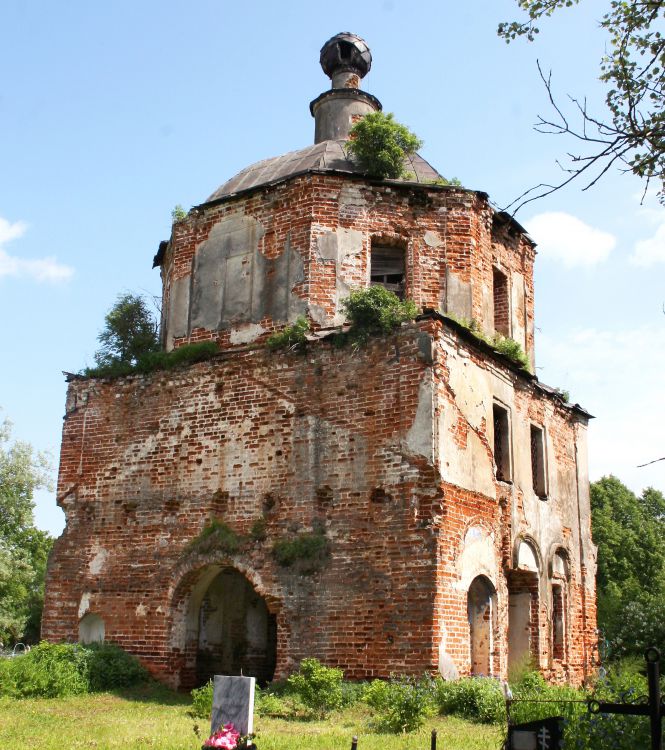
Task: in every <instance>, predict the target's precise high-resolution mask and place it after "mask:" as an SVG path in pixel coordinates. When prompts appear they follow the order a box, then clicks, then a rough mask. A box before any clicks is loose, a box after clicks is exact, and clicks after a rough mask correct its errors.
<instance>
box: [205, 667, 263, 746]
mask: <svg viewBox="0 0 665 750" xmlns="http://www.w3.org/2000/svg"><path fill="white" fill-rule="evenodd" d="M255 683H256V680H255V679H254V677H230V676H227V675H219V674H216V675H215V683H214V689H213V694H212V720H211V723H210V734H214V733H215V732H216V731H217V730H218V729H219V728H220V727H221V726H223V725H224V724H229V723H231V724H233V726H234V727H235V728H236V730H237V731H238V732H240V734H251V733H252V732H253V731H254V686H255Z"/></svg>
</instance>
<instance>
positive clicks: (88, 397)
mask: <svg viewBox="0 0 665 750" xmlns="http://www.w3.org/2000/svg"><path fill="white" fill-rule="evenodd" d="M215 237H221V238H222V239H220V240H216V239H215V240H214V241H213V239H214V238H215ZM372 242H375V243H386V242H387V243H391V244H394V243H398V244H400V245H401V246H403V247H404V248H405V250H406V290H407V296H409V297H410V298H412V299H414V300H415V301H416V303H417V304H418V306H419V307H420V308H421V309H423V308H427V309H432V310H442V311H446V312H448V313H452V314H454V315H456V316H457V317H458V318H467V319H471V318H473V319H474V320H476V321H477V322H478V324H479V326H480V327H481V328H482V329H483V330H484V331H486V332H488V333H493V332H494V314H495V307H494V301H493V299H492V289H493V278H494V274H495V271H496V269H499V270H500V271H501V273H502V274H504V275H505V277H506V279H507V285H506V299H505V300H503V301H502V303H501V304H502V310H503V309H505V310H506V313H507V315H508V317H509V320H510V330H511V332H512V335H513V337H514V338H515V339H516V340H518V341H520V342H521V343H522V345H523V347H524V349H525V351H526V352H527V353H528V355H529V357H530V359H531V362H532V363H533V361H534V346H533V262H534V257H535V251H534V247H533V245H532V243H531V242H530V241H529V240H528V238H527V237H526V236H525V235H524V233H523V232H522V231H521V229H520V228H519V226H518V225H516V224H515V223H514V222H512V221H511V220H509V219H508V218H506V217H503V216H502V215H497V214H495V213H494V212H493V210H492V209H491V207H490V206H489V204H488V202H487V198H486V196H484V194H482V193H474V192H471V191H467V190H463V189H459V188H439V187H435V186H409V185H400V184H398V183H373V182H370V181H367V180H365V179H363V178H360V177H353V176H348V175H335V174H318V173H309V174H305V175H301V176H297V177H294V178H292V179H290V180H285V181H284V182H282V183H279V184H277V185H272V186H268V187H264V188H259V189H256V190H254V191H252V192H250V193H248V194H244V195H237V196H231V197H230V198H228V199H225V200H222V201H219V202H216V203H213V204H207V205H203V206H201V207H199V208H198V209H196V210H195V211H193V212H192V213H191V214H190V216H189V217H188V218H187V220H185V221H183V222H179V223H178V224H176V225H175V226H174V230H173V235H172V237H171V239H170V242H169V244H168V246H167V249H166V252H165V254H164V257H163V259H162V264H161V271H162V279H163V285H164V299H163V310H164V318H163V321H162V323H163V326H162V327H163V335H164V343H165V345H166V346H167V347H168V348H171V347H177V346H181V345H183V344H186V343H189V342H193V341H200V340H207V339H213V340H216V341H218V342H219V345H220V354H219V355H218V356H216V357H215V358H213V359H212V360H210V361H208V362H204V363H199V364H196V365H193V366H190V367H184V368H181V369H178V370H175V371H171V372H167V373H163V372H162V373H154V374H151V375H142V376H139V375H136V376H129V377H124V378H119V379H116V380H99V379H83V378H78V377H75V378H73V379H72V380H71V382H70V383H69V389H68V395H67V405H66V414H65V422H64V428H63V440H62V452H61V459H60V473H59V480H58V502H59V504H60V505H61V507H62V508H63V509H64V511H65V514H66V517H67V526H66V528H65V531H64V533H63V535H62V536H61V538H60V539H59V540H58V541H57V542H56V544H55V547H54V551H53V553H52V556H51V559H50V562H49V570H48V583H47V591H46V603H45V609H44V619H43V632H42V634H43V636H44V637H45V638H48V639H50V640H77V638H78V637H79V627H80V622H81V621H82V619H83V618H85V617H86V615H90V614H95V615H97V616H99V617H100V618H101V619H102V620H103V622H104V628H105V631H104V632H105V637H106V638H107V639H110V640H113V641H116V642H118V643H119V644H120V645H122V646H123V647H125V648H126V649H128V650H129V651H131V652H133V653H136V654H137V655H138V656H139V657H140V658H141V660H142V661H143V662H144V663H145V664H146V665H147V666H148V667H149V669H150V670H151V671H152V672H153V673H154V674H155V675H156V676H158V677H159V678H160V679H163V680H164V681H166V682H168V683H169V684H171V685H173V686H179V687H191V686H192V685H193V684H195V683H196V681H197V665H196V658H197V649H198V628H199V607H200V602H201V597H202V596H203V594H204V593H205V591H206V587H207V586H208V585H209V584H210V582H211V581H212V579H213V578H214V576H215V575H216V574H217V573H219V572H220V571H222V570H224V569H226V568H233V569H234V570H236V571H239V572H240V573H241V574H242V575H243V576H244V577H245V578H246V579H247V581H249V583H250V584H251V586H252V587H253V589H254V590H255V591H256V592H257V593H258V594H259V595H260V597H262V598H263V600H264V601H265V604H266V606H267V610H268V612H269V613H270V615H271V616H273V617H274V618H275V620H276V665H275V674H276V675H279V676H282V675H285V674H287V673H289V672H290V671H292V670H293V669H294V668H296V667H297V664H298V662H299V661H300V659H302V658H304V657H306V656H316V657H318V658H320V659H322V660H323V661H325V662H326V663H330V664H337V665H340V666H342V667H343V668H344V669H345V672H346V674H347V676H349V677H352V678H364V677H372V676H387V675H388V674H390V673H391V672H405V673H413V674H418V673H421V672H422V671H423V670H428V671H432V672H435V671H442V672H443V673H444V674H447V675H450V674H452V673H455V672H456V673H460V674H465V673H469V672H470V670H471V655H470V654H471V644H470V639H471V638H473V637H477V636H473V634H472V633H471V632H470V624H469V622H470V620H469V609H468V591H469V587H470V586H471V584H472V583H473V581H474V580H476V579H477V578H478V577H482V579H483V581H485V582H486V584H487V587H488V590H490V591H491V592H492V594H491V597H492V601H491V604H488V609H487V613H488V614H487V616H486V617H485V618H484V620H483V621H486V622H487V623H489V625H488V626H487V627H488V628H489V629H488V630H487V632H486V633H484V634H483V635H482V637H483V638H486V639H488V643H489V647H488V648H489V652H490V653H489V657H488V658H489V661H488V663H487V665H486V669H485V670H484V671H485V673H492V674H495V675H501V676H505V675H506V674H507V672H508V669H509V667H510V666H511V658H510V653H509V651H510V649H509V630H510V628H511V627H513V630H515V629H516V627H517V625H516V624H515V623H517V622H518V619H519V616H523V617H526V619H527V621H528V622H527V625H526V626H525V627H524V628H523V629H524V630H525V633H526V632H527V631H528V633H527V634H526V635H523V641H522V644H521V647H522V648H523V649H524V648H526V651H527V652H528V653H529V654H530V657H531V659H532V660H533V662H535V663H536V664H537V665H538V666H539V667H540V669H541V670H542V671H543V672H544V673H545V674H547V675H548V676H549V677H551V678H552V679H556V680H563V679H568V680H572V681H574V682H580V681H582V680H583V679H584V677H585V675H586V674H587V673H588V672H589V670H590V668H591V667H592V664H593V661H594V658H595V643H596V640H595V608H594V607H595V588H594V574H595V549H594V547H593V544H592V542H591V537H590V520H589V501H588V479H587V473H586V443H585V441H586V423H587V418H588V415H586V413H585V412H583V410H581V409H579V408H577V407H571V406H569V405H567V404H565V403H563V401H562V400H561V399H560V398H559V397H558V396H556V394H554V393H553V392H552V391H551V390H549V389H547V388H544V387H543V386H541V385H540V384H539V383H538V382H537V380H535V379H534V378H533V377H532V376H530V375H528V374H525V373H524V372H522V371H520V370H518V368H516V367H515V366H514V365H512V364H511V363H509V362H508V361H507V360H505V359H504V358H503V357H501V356H500V355H497V354H495V353H492V351H491V350H490V349H489V347H487V346H486V345H484V344H482V343H479V342H478V341H477V339H476V338H474V337H473V336H472V335H470V334H469V333H468V332H467V331H466V330H465V329H464V328H463V327H461V326H459V325H457V324H455V323H454V322H451V321H449V320H447V319H444V318H442V317H441V316H439V315H436V314H433V313H432V314H429V316H428V317H425V318H423V319H422V320H420V321H419V322H418V323H414V324H411V325H407V326H403V327H402V328H401V329H400V330H399V331H397V332H396V333H395V334H394V335H392V336H389V337H386V338H376V339H374V340H373V341H372V342H371V343H370V345H369V346H368V347H367V348H366V349H361V350H359V351H357V352H356V351H351V350H348V349H337V348H335V347H334V346H333V345H332V343H331V341H330V339H328V338H326V337H325V333H326V332H327V331H328V330H329V329H332V328H334V327H335V326H336V325H339V324H340V323H341V322H342V320H343V318H342V317H341V315H340V307H339V303H340V300H341V299H342V298H343V297H344V296H345V295H346V294H348V290H349V289H350V288H352V287H358V286H366V285H367V284H368V280H369V258H370V250H371V245H372ZM206 243H207V244H206ZM204 248H205V250H204ZM204 253H209V257H211V258H213V259H215V258H219V259H220V260H219V263H217V265H215V266H214V268H215V269H217V268H222V264H223V269H224V272H223V273H222V272H221V271H220V274H219V277H215V280H214V282H211V281H210V278H209V274H208V272H207V271H205V273H204V270H205V268H209V267H205V268H204V266H203V265H202V262H203V261H202V260H201V258H202V257H203V254H204ZM215 254H217V255H215ZM287 261H288V262H287ZM197 264H198V265H197ZM280 264H281V265H280ZM197 269H198V270H197ZM234 269H235V270H234ZM224 274H226V275H224ZM234 274H236V275H234ZM243 284H244V285H246V286H247V291H246V295H245V296H244V297H243V296H242V295H243V294H245V291H243V289H244V287H243ZM234 287H235V288H234ZM176 289H177V290H178V291H177V293H176ZM257 289H259V292H257ZM238 290H240V291H238ZM234 295H235V296H234ZM243 299H244V300H247V306H246V309H245V308H244V307H243V306H242V305H241V304H240V303H239V302H238V300H240V301H242V300H243ZM215 300H217V301H219V300H221V302H220V303H219V304H220V305H221V307H220V309H221V311H222V312H221V313H220V314H219V315H217V317H218V318H220V322H219V323H215V324H214V325H213V324H211V325H194V322H195V321H197V320H198V321H199V322H200V321H204V322H205V321H206V320H209V319H212V318H214V315H212V316H211V314H210V309H209V308H210V305H212V304H213V301H215ZM215 304H217V303H216V302H215ZM206 306H208V307H207V308H206V309H203V308H205V307H206ZM212 312H213V313H215V311H214V310H213V311H212ZM204 313H205V314H204ZM215 314H216V313H215ZM298 314H305V315H306V316H307V317H308V319H309V320H310V322H311V324H312V326H313V329H315V330H316V331H319V332H320V334H321V336H322V338H321V339H319V340H317V341H314V342H312V343H311V344H310V345H309V347H308V348H307V351H306V352H305V353H289V352H286V353H285V352H277V353H271V352H269V351H267V350H266V348H265V347H264V345H263V344H264V341H265V338H266V337H267V336H268V335H269V333H270V332H271V331H273V330H275V329H278V328H280V327H282V326H283V325H284V324H285V323H286V322H288V321H290V320H293V319H295V317H296V316H297V315H298ZM206 316H207V317H206ZM220 316H221V317H220ZM225 316H226V317H225ZM215 319H216V318H215ZM494 403H500V404H501V406H502V408H505V409H506V410H507V411H508V412H509V415H510V424H511V467H512V469H511V476H512V479H511V481H509V482H504V481H498V480H497V479H496V471H495V467H494V463H493V456H492V453H493V445H494V438H493V429H494V428H493V419H492V409H493V404H494ZM531 424H535V425H537V426H539V427H540V428H541V429H543V431H544V435H545V439H546V464H547V465H546V472H547V484H548V491H547V498H546V499H540V498H538V497H536V496H535V493H534V491H533V487H532V484H533V483H532V479H531V456H530V440H529V434H530V433H529V430H530V425H531ZM212 519H218V520H220V521H223V522H224V523H225V524H227V525H228V526H229V527H230V528H231V529H233V530H234V531H235V532H236V533H237V534H238V535H240V536H243V537H247V538H250V537H251V531H252V527H253V525H254V524H255V522H256V521H257V520H259V519H261V520H262V521H263V522H264V523H265V538H264V539H251V538H250V541H247V542H245V543H244V545H242V546H241V549H240V550H239V551H237V552H235V553H232V554H229V553H228V552H223V551H220V550H216V551H215V550H213V551H210V550H208V551H206V552H200V551H197V549H196V548H195V547H192V541H193V540H195V539H196V538H197V536H198V535H199V534H200V533H201V531H202V530H203V529H204V528H205V526H206V524H208V523H209V522H210V521H211V520H212ZM304 532H313V533H318V534H325V538H326V540H327V545H328V550H329V552H328V556H327V557H325V559H323V561H322V562H321V564H320V566H319V568H318V569H317V570H315V571H314V572H309V573H303V572H302V571H301V570H300V569H299V568H298V567H297V566H294V567H290V568H289V567H283V566H281V565H279V564H278V563H277V561H276V559H275V555H274V553H273V545H274V544H275V542H276V541H278V540H280V539H284V538H293V537H295V536H297V535H298V534H302V533H304ZM529 556H531V557H529ZM531 559H533V560H534V561H535V562H534V563H533V565H535V570H530V569H529V565H528V564H526V565H525V564H524V563H523V560H531ZM557 566H558V568H562V566H563V569H564V574H563V576H561V575H559V576H558V577H557V575H555V572H554V568H555V567H557ZM554 583H556V584H557V585H560V586H562V587H563V588H564V589H565V592H564V596H563V601H564V603H565V608H566V612H565V614H564V618H563V619H564V623H565V633H564V644H563V647H561V648H559V649H558V650H556V649H555V648H554V644H553V643H552V638H553V631H552V613H553V611H554V607H555V602H554V600H553V598H552V585H553V584H554ZM525 591H527V592H528V593H529V601H530V605H529V611H528V613H526V614H524V613H522V615H519V613H518V614H517V615H516V614H515V613H514V612H513V611H512V610H511V595H512V596H513V597H514V596H515V594H519V593H524V592H525ZM516 601H517V599H514V600H513V603H514V602H516ZM513 609H514V608H513ZM489 613H491V615H490V614H489ZM511 617H513V618H518V619H512V620H511ZM511 623H512V624H511Z"/></svg>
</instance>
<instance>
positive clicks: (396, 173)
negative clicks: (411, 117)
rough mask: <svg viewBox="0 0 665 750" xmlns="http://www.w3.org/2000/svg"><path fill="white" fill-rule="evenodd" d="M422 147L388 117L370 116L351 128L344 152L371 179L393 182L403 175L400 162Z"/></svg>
mask: <svg viewBox="0 0 665 750" xmlns="http://www.w3.org/2000/svg"><path fill="white" fill-rule="evenodd" d="M422 145H423V142H422V141H421V140H420V139H419V138H418V136H416V135H415V134H414V133H412V132H411V131H410V130H409V129H408V128H407V127H406V125H401V124H400V123H399V122H396V121H395V118H394V115H393V114H392V113H389V114H385V113H384V112H371V113H370V114H368V115H365V116H364V117H363V118H362V119H360V120H358V122H357V123H356V124H355V125H354V126H353V127H352V128H351V131H350V132H349V141H348V143H347V146H346V148H347V150H348V151H349V152H350V153H352V154H353V155H354V156H355V157H356V158H357V159H358V161H359V162H360V165H361V166H362V167H363V169H365V170H366V171H367V173H368V174H369V175H371V176H372V177H379V178H381V179H386V178H388V179H397V178H398V177H403V176H405V175H406V173H407V170H406V167H405V165H404V160H405V159H406V158H407V157H408V156H411V155H412V154H414V153H415V152H416V151H417V150H418V149H419V148H420V147H421V146H422Z"/></svg>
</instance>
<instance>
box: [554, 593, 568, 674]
mask: <svg viewBox="0 0 665 750" xmlns="http://www.w3.org/2000/svg"><path fill="white" fill-rule="evenodd" d="M564 613H565V602H564V595H563V586H561V585H560V584H558V583H555V584H553V585H552V658H553V659H563V658H564V643H565V635H566V632H565V631H566V620H565V614H564Z"/></svg>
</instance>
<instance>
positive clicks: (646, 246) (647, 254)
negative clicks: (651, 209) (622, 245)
mask: <svg viewBox="0 0 665 750" xmlns="http://www.w3.org/2000/svg"><path fill="white" fill-rule="evenodd" d="M660 219H661V221H660V224H659V225H658V226H657V227H656V231H655V232H654V234H653V235H652V236H651V237H649V238H648V239H646V240H640V241H639V242H636V243H635V245H634V247H633V252H632V255H631V256H630V260H631V262H632V263H634V264H635V265H637V266H651V265H653V264H654V263H665V218H664V217H663V216H662V209H661V217H660Z"/></svg>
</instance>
